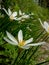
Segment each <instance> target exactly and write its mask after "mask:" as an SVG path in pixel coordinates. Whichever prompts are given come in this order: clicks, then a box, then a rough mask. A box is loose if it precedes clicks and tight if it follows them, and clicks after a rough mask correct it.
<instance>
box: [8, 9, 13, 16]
mask: <svg viewBox="0 0 49 65" xmlns="http://www.w3.org/2000/svg"><path fill="white" fill-rule="evenodd" d="M8 13H9V16H10V15H11V14H12V12H11V10H10V9H9V8H8Z"/></svg>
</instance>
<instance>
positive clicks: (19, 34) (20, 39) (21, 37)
mask: <svg viewBox="0 0 49 65" xmlns="http://www.w3.org/2000/svg"><path fill="white" fill-rule="evenodd" d="M18 40H19V42H21V41H23V34H22V30H20V31H19V32H18Z"/></svg>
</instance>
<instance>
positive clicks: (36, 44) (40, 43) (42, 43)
mask: <svg viewBox="0 0 49 65" xmlns="http://www.w3.org/2000/svg"><path fill="white" fill-rule="evenodd" d="M44 44H46V42H39V43H35V44H28V45H26V46H38V45H44Z"/></svg>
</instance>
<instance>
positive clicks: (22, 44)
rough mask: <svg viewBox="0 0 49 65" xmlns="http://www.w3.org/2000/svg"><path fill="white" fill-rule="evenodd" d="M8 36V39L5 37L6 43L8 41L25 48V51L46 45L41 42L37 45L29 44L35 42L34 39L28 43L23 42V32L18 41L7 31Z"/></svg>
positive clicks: (27, 41) (20, 33) (19, 34)
mask: <svg viewBox="0 0 49 65" xmlns="http://www.w3.org/2000/svg"><path fill="white" fill-rule="evenodd" d="M6 34H7V37H8V38H6V37H4V40H5V41H7V42H8V43H10V44H13V45H17V46H19V47H20V48H23V49H29V48H30V46H38V45H43V44H45V42H40V43H35V44H29V43H31V42H33V38H30V39H28V40H26V41H25V40H23V34H22V30H20V31H19V32H18V41H17V40H16V39H15V38H14V36H13V35H11V34H10V33H9V32H7V31H6Z"/></svg>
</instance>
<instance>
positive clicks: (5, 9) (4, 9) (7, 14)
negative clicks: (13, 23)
mask: <svg viewBox="0 0 49 65" xmlns="http://www.w3.org/2000/svg"><path fill="white" fill-rule="evenodd" d="M2 9H3V10H4V11H5V13H6V14H7V15H8V16H9V13H8V12H7V10H6V9H5V8H2Z"/></svg>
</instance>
